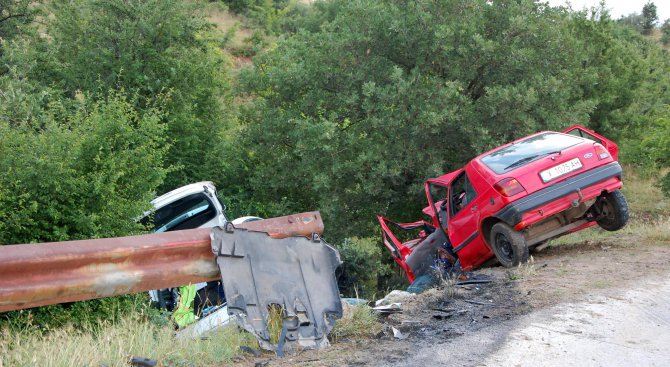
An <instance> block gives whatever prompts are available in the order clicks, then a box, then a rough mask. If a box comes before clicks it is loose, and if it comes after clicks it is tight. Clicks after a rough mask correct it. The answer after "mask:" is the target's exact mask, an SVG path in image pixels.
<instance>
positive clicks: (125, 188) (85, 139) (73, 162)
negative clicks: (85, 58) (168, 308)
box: [0, 95, 168, 327]
mask: <svg viewBox="0 0 670 367" xmlns="http://www.w3.org/2000/svg"><path fill="white" fill-rule="evenodd" d="M60 110H61V106H59V105H53V106H52V110H51V111H49V112H48V114H49V115H50V116H51V119H48V120H46V121H45V125H44V126H42V127H41V128H39V129H36V128H34V127H33V126H30V125H27V124H26V125H18V126H11V125H10V124H9V123H7V121H4V120H0V170H2V172H3V175H1V176H0V244H14V243H30V242H48V241H63V240H74V239H85V238H100V237H114V236H123V235H128V234H131V233H139V232H141V231H142V230H143V228H142V227H141V226H140V225H138V224H136V223H135V218H137V217H138V216H139V215H140V214H141V213H142V212H143V211H144V210H146V209H148V205H149V204H148V203H149V201H150V200H151V199H152V198H153V196H154V194H155V191H156V188H157V187H158V186H159V185H160V184H161V183H162V181H163V179H164V177H165V175H166V173H167V170H166V169H165V168H162V167H163V158H164V155H165V152H166V149H167V147H168V146H167V145H166V129H165V126H164V125H163V124H161V123H160V118H161V113H160V111H158V110H155V109H152V110H149V111H146V112H145V113H144V114H139V113H138V112H137V111H136V110H135V109H134V107H133V104H132V103H131V101H128V100H127V99H125V98H124V97H122V96H119V95H113V96H111V97H109V98H108V99H107V100H104V101H99V102H96V103H93V104H92V106H91V107H90V108H88V107H86V103H84V102H82V105H81V106H80V107H79V108H78V109H77V110H76V112H75V113H74V114H73V115H72V116H69V117H68V118H67V119H64V120H60V119H58V118H57V116H58V114H59V112H60ZM139 177H141V179H138V178H139ZM137 301H138V298H137V296H129V297H118V298H109V299H104V300H95V301H90V302H78V303H73V304H71V305H65V306H60V305H58V306H48V307H42V308H39V309H34V310H29V311H17V312H10V313H3V314H2V317H1V319H0V320H1V322H2V323H3V324H12V325H35V326H39V327H54V326H59V325H62V324H65V323H72V324H74V325H77V326H83V325H88V324H91V323H94V322H95V321H96V320H97V319H98V318H102V319H105V318H109V317H112V315H118V314H119V312H122V313H123V312H127V311H130V310H136V307H135V306H138V307H139V306H141V305H139V304H138V302H137ZM140 308H141V307H140Z"/></svg>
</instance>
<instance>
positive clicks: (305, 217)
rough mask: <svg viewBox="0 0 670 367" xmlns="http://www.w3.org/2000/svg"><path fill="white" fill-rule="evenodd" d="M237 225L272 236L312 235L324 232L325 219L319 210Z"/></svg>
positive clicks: (237, 226)
mask: <svg viewBox="0 0 670 367" xmlns="http://www.w3.org/2000/svg"><path fill="white" fill-rule="evenodd" d="M235 227H236V228H245V229H248V230H250V231H254V232H265V233H267V234H269V235H270V237H272V238H286V237H292V236H311V235H312V233H318V234H323V220H321V214H320V213H319V212H307V213H300V214H291V215H287V216H284V217H277V218H270V219H264V220H255V221H251V222H244V223H240V224H238V225H236V226H235Z"/></svg>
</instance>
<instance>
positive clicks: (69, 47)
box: [4, 0, 230, 190]
mask: <svg viewBox="0 0 670 367" xmlns="http://www.w3.org/2000/svg"><path fill="white" fill-rule="evenodd" d="M48 6H49V12H50V13H51V14H53V16H50V17H46V18H45V20H44V22H45V32H46V34H48V37H42V36H40V35H37V34H36V35H33V36H31V37H24V38H22V39H19V40H15V41H13V42H12V43H11V44H9V45H7V48H6V49H7V55H6V57H5V58H4V59H5V60H4V61H5V64H6V65H9V68H10V69H11V70H12V75H13V76H15V80H27V81H29V83H32V84H37V86H34V88H30V87H29V86H28V85H27V84H25V83H23V82H18V81H16V82H14V84H15V85H17V83H23V87H24V89H25V90H29V89H32V90H34V91H35V93H41V92H42V91H44V90H51V91H54V92H55V93H60V97H61V99H62V101H66V100H69V101H73V100H76V99H77V98H78V97H77V96H78V95H83V96H86V97H87V98H86V100H87V101H94V100H95V98H97V97H96V96H104V93H99V92H100V91H103V92H106V91H110V90H113V91H121V92H122V93H126V94H128V95H131V96H134V98H132V101H133V102H134V103H136V106H135V107H136V108H138V109H140V110H148V109H151V108H152V107H153V106H156V105H160V106H161V109H162V110H163V111H164V112H165V113H164V115H163V116H162V118H163V119H164V122H165V123H166V124H167V127H168V133H169V135H170V137H171V140H172V145H171V148H170V150H169V151H168V153H167V160H168V161H169V162H170V163H171V165H172V166H173V170H172V171H171V172H170V174H169V177H167V179H166V182H165V188H164V189H165V190H167V189H170V188H174V187H176V186H179V185H182V184H185V183H189V182H193V181H197V180H202V179H208V178H209V177H208V175H209V174H208V172H206V171H204V170H203V164H202V161H203V156H204V154H203V153H202V152H203V151H206V150H207V148H208V147H210V146H213V145H214V144H215V142H216V138H217V137H218V135H219V132H220V131H221V130H222V129H223V128H224V127H226V126H227V125H226V123H227V121H228V120H229V119H230V117H229V116H228V114H227V112H226V110H225V109H224V106H225V104H224V103H222V102H225V101H226V100H227V99H228V98H229V97H230V94H229V90H230V87H229V84H228V76H227V69H228V65H229V64H228V59H227V58H226V57H225V55H224V54H223V53H222V51H221V50H220V48H219V46H220V43H219V41H220V38H217V37H218V36H219V35H217V34H215V33H213V31H212V28H211V25H210V24H209V23H207V22H206V21H205V19H204V17H203V15H202V14H200V13H199V11H198V10H197V8H195V7H194V4H192V3H190V2H183V1H177V0H166V1H163V0H149V1H143V0H142V1H141V0H128V1H127V0H110V1H97V0H75V1H65V0H55V1H52V2H49V4H48ZM90 97H95V98H90ZM44 103H45V104H48V103H49V102H48V101H44ZM63 103H64V104H65V105H67V104H68V103H69V102H63ZM16 105H17V106H20V105H18V104H16ZM9 115H10V116H11V115H13V114H11V113H10V114H9ZM33 115H34V114H33ZM36 123H37V124H39V122H36Z"/></svg>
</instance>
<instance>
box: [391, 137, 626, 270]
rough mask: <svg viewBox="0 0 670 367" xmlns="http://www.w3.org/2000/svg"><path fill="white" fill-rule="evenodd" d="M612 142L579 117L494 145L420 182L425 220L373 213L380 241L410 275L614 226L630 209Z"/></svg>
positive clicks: (512, 260)
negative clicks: (436, 263) (559, 127)
mask: <svg viewBox="0 0 670 367" xmlns="http://www.w3.org/2000/svg"><path fill="white" fill-rule="evenodd" d="M618 150H619V149H618V147H617V145H616V144H615V143H614V142H612V141H610V140H608V139H606V138H604V137H603V136H600V135H598V134H597V133H595V132H593V131H591V130H589V129H587V128H585V127H583V126H580V125H575V126H572V127H570V128H568V129H567V130H564V131H563V132H554V131H543V132H539V133H536V134H533V135H530V136H527V137H525V138H522V139H519V140H516V141H514V142H511V143H508V144H506V145H503V146H501V147H498V148H495V149H493V150H491V151H488V152H486V153H484V154H482V155H480V156H478V157H476V158H474V159H473V160H471V161H470V162H469V163H468V164H466V165H465V167H463V168H461V169H459V170H456V171H454V172H450V173H447V174H445V175H442V176H440V177H436V178H432V179H429V180H427V181H426V182H425V190H426V197H427V199H428V206H427V207H426V208H424V209H423V212H424V214H426V215H427V216H428V217H430V220H428V221H418V222H413V223H396V222H393V221H391V220H389V219H387V218H385V217H382V216H379V217H378V219H379V222H380V224H381V227H382V237H383V238H382V239H383V243H384V245H385V246H386V247H387V248H388V249H389V250H390V251H391V252H392V254H393V257H394V259H395V261H396V262H397V263H398V264H399V265H400V266H401V267H403V269H404V270H405V272H406V273H407V277H408V279H409V281H410V283H411V282H413V281H414V279H415V278H416V277H417V276H419V275H420V274H419V273H423V272H425V271H426V268H427V266H426V262H431V261H433V260H435V259H438V258H446V259H447V260H449V261H450V262H457V263H458V264H459V265H460V267H461V268H462V269H463V270H470V269H473V268H476V267H479V266H482V265H483V264H485V263H488V262H489V261H495V260H497V261H498V262H499V263H500V264H502V265H503V266H505V267H512V266H517V265H519V264H520V263H523V262H526V261H527V259H528V253H529V250H531V249H533V248H534V247H536V246H539V245H541V244H543V243H545V242H546V241H548V240H550V239H552V238H556V237H558V236H561V235H564V234H567V233H571V232H575V231H579V230H581V229H584V228H588V227H591V226H593V225H596V224H598V225H599V226H600V227H601V228H603V229H605V230H608V231H616V230H618V229H621V228H622V227H623V226H624V225H625V224H626V222H627V221H628V216H629V215H628V204H627V203H626V199H625V198H624V196H623V194H622V193H621V191H620V190H619V189H620V188H621V187H622V185H623V182H622V169H621V166H620V165H619V163H618V162H617V157H618ZM392 228H394V229H400V230H402V231H412V230H415V231H420V233H419V235H418V238H413V239H410V240H407V241H401V240H400V238H406V237H407V236H406V234H404V233H403V234H400V233H398V231H396V233H395V234H394V232H393V231H392V230H391V229H392ZM440 246H442V247H440ZM440 250H442V252H443V253H444V252H445V250H446V252H447V253H445V256H440V255H439V252H440ZM431 256H432V257H431ZM419 257H420V259H417V258H419Z"/></svg>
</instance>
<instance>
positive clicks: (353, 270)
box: [337, 237, 393, 297]
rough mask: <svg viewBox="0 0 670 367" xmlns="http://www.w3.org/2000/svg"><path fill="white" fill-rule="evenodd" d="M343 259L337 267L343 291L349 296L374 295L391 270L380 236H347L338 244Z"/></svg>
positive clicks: (341, 290)
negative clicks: (382, 279)
mask: <svg viewBox="0 0 670 367" xmlns="http://www.w3.org/2000/svg"><path fill="white" fill-rule="evenodd" d="M338 250H339V252H340V257H341V259H342V261H343V262H344V263H343V264H342V266H341V267H340V268H338V274H337V278H338V282H337V283H338V284H339V286H340V292H341V293H343V294H344V295H345V296H349V297H373V296H374V295H375V294H376V293H378V290H379V288H380V285H381V278H386V277H388V276H389V275H391V273H392V271H393V270H392V268H391V264H387V263H385V261H384V260H385V257H386V256H385V255H386V252H387V251H386V249H385V248H383V247H382V246H381V244H380V241H379V238H374V237H368V238H357V237H355V238H347V239H345V240H344V242H343V243H342V244H341V245H339V246H338Z"/></svg>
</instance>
